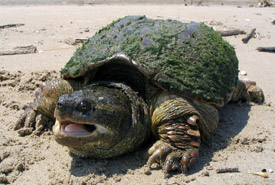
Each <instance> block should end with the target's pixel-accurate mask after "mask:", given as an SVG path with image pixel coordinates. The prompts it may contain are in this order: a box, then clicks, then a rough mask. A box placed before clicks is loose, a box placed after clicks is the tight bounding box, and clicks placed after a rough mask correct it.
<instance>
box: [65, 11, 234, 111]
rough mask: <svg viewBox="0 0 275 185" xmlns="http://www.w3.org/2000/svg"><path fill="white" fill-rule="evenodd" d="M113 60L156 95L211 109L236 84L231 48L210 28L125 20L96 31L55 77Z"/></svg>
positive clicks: (133, 18) (69, 75)
mask: <svg viewBox="0 0 275 185" xmlns="http://www.w3.org/2000/svg"><path fill="white" fill-rule="evenodd" d="M119 56H124V57H119ZM114 59H116V60H118V59H121V60H122V61H124V62H125V63H129V64H131V65H133V66H135V67H136V69H137V70H139V71H140V72H141V73H142V74H144V75H145V76H146V77H147V78H148V79H149V80H150V81H151V82H152V83H154V84H156V85H157V86H158V87H160V88H162V89H165V90H168V91H171V92H173V93H176V94H179V95H182V96H184V97H187V98H190V99H196V100H198V101H204V102H208V103H210V104H213V105H216V106H217V107H221V106H223V105H224V104H225V103H227V102H228V101H229V100H230V97H231V94H232V92H233V89H234V87H235V85H236V83H237V80H238V59H237V57H236V54H235V51H234V48H233V47H232V46H231V45H230V44H229V43H227V42H226V41H224V40H223V39H222V38H221V36H220V35H219V34H218V33H216V32H215V31H214V30H213V29H212V28H210V27H208V26H206V25H205V24H203V23H182V22H179V21H176V20H170V19H168V20H153V19H147V18H146V17H145V16H127V17H125V18H122V19H118V20H116V21H114V22H113V23H111V24H109V25H108V26H106V27H104V28H102V29H101V30H100V31H98V32H97V33H96V34H95V35H94V36H93V37H91V38H90V39H89V40H88V41H87V42H86V43H85V44H84V45H83V46H82V47H81V48H79V49H78V50H77V51H76V52H75V54H74V56H73V57H72V58H71V59H70V60H69V62H68V63H67V64H66V66H65V67H64V68H63V69H62V70H61V75H62V77H63V78H76V77H81V76H83V75H85V74H88V71H89V72H91V70H92V69H95V68H97V67H98V66H101V65H103V64H105V63H108V62H110V61H112V60H114ZM89 75H90V76H92V75H91V74H89ZM129 75H131V74H129ZM90 80H92V79H90Z"/></svg>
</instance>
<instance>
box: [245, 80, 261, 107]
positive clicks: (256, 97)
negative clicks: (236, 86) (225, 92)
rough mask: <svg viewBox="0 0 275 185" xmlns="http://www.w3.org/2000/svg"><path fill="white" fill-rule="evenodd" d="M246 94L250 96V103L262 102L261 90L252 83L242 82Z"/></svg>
mask: <svg viewBox="0 0 275 185" xmlns="http://www.w3.org/2000/svg"><path fill="white" fill-rule="evenodd" d="M244 83H245V86H246V89H247V92H248V93H249V95H250V101H253V102H255V103H263V102H264V93H263V90H262V89H261V88H260V87H258V86H257V85H256V82H254V81H244Z"/></svg>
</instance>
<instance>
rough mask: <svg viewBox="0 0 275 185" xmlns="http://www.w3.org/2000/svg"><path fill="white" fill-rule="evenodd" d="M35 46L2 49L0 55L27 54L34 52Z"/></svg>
mask: <svg viewBox="0 0 275 185" xmlns="http://www.w3.org/2000/svg"><path fill="white" fill-rule="evenodd" d="M36 51H37V48H36V46H33V45H30V46H18V47H15V48H13V49H11V50H4V51H0V55H19V54H29V53H36Z"/></svg>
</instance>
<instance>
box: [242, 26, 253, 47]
mask: <svg viewBox="0 0 275 185" xmlns="http://www.w3.org/2000/svg"><path fill="white" fill-rule="evenodd" d="M255 31H256V28H254V29H252V30H251V31H250V32H249V33H248V34H247V35H246V36H245V37H244V38H243V39H242V41H243V43H245V44H247V43H248V41H249V40H250V39H251V37H252V36H253V35H254V34H255Z"/></svg>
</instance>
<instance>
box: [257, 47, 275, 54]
mask: <svg viewBox="0 0 275 185" xmlns="http://www.w3.org/2000/svg"><path fill="white" fill-rule="evenodd" d="M257 50H258V51H261V52H271V53H275V47H257Z"/></svg>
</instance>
